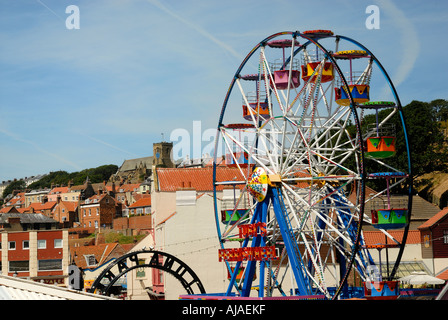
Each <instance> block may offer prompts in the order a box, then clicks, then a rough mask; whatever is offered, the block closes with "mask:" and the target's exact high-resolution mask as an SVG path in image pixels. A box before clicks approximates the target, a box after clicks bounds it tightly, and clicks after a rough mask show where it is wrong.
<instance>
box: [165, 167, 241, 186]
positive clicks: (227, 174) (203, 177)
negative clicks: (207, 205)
mask: <svg viewBox="0 0 448 320" xmlns="http://www.w3.org/2000/svg"><path fill="white" fill-rule="evenodd" d="M157 179H158V182H159V190H160V191H164V192H170V191H171V192H172V191H176V190H178V189H181V188H194V189H195V190H196V191H213V168H212V167H205V168H158V169H157ZM216 180H217V181H232V180H236V181H243V180H244V178H243V176H242V175H241V172H240V171H239V170H238V169H237V168H229V167H217V168H216ZM239 187H240V188H241V187H242V186H241V185H239ZM223 188H224V186H218V188H217V190H222V189H223Z"/></svg>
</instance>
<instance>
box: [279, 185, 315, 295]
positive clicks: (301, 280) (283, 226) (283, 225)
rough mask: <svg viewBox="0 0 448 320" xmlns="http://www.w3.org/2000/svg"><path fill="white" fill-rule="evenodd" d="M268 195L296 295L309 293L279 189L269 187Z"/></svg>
mask: <svg viewBox="0 0 448 320" xmlns="http://www.w3.org/2000/svg"><path fill="white" fill-rule="evenodd" d="M270 196H271V197H272V200H273V206H274V212H275V217H276V219H277V223H278V225H279V227H280V232H281V234H282V237H283V241H284V243H285V248H286V251H287V252H288V258H289V264H290V266H291V269H292V272H293V273H294V278H295V280H296V284H297V292H298V295H311V294H312V292H311V286H310V283H309V282H308V277H306V276H305V275H304V269H303V260H302V257H301V255H300V251H299V248H298V245H297V242H296V239H295V237H294V233H293V231H292V228H291V224H290V222H289V218H288V214H287V211H286V208H285V206H284V203H283V197H282V194H281V191H280V190H279V189H277V188H271V195H270Z"/></svg>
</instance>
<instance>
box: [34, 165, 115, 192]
mask: <svg viewBox="0 0 448 320" xmlns="http://www.w3.org/2000/svg"><path fill="white" fill-rule="evenodd" d="M117 169H118V166H116V165H114V164H109V165H103V166H99V167H97V168H91V169H84V170H82V171H79V172H72V173H68V172H66V171H54V172H50V173H49V174H48V175H46V176H45V177H43V178H42V179H40V180H39V181H36V182H34V183H32V184H30V185H29V187H28V188H29V189H41V188H49V187H51V185H52V184H53V185H67V184H68V183H69V182H71V183H72V184H73V185H81V184H84V182H85V181H86V179H87V177H88V178H89V180H90V182H91V183H98V182H103V181H107V180H109V178H110V176H111V175H112V174H114V173H116V172H117Z"/></svg>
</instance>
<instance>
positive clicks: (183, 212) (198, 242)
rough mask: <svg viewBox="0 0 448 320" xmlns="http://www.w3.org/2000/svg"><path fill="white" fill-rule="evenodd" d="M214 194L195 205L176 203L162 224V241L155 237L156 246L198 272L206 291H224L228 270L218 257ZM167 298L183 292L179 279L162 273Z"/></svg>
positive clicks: (200, 199) (198, 199)
mask: <svg viewBox="0 0 448 320" xmlns="http://www.w3.org/2000/svg"><path fill="white" fill-rule="evenodd" d="M215 225H216V224H215V215H214V209H213V197H212V196H210V195H209V194H204V195H202V196H200V197H198V198H197V200H196V204H195V205H178V206H177V207H176V214H175V215H174V216H172V217H171V218H170V219H168V220H167V221H166V223H165V224H164V237H165V239H164V240H165V242H164V243H163V244H161V243H160V242H159V239H156V244H157V247H158V246H159V245H163V247H164V251H165V252H167V253H169V254H172V255H174V256H176V257H177V258H179V259H181V260H182V261H183V262H185V263H186V264H187V265H188V266H189V267H190V268H192V269H193V271H194V272H195V273H196V274H197V276H198V277H199V279H200V280H201V282H202V284H203V285H204V287H205V290H206V292H207V293H210V292H225V290H226V289H227V284H228V281H227V270H226V268H225V264H224V263H223V262H219V260H218V249H219V241H218V236H217V231H216V227H215ZM165 292H166V299H167V300H177V299H178V298H179V295H181V294H186V292H185V290H184V288H183V287H182V286H181V285H180V283H179V281H178V280H176V279H175V278H174V277H172V276H165Z"/></svg>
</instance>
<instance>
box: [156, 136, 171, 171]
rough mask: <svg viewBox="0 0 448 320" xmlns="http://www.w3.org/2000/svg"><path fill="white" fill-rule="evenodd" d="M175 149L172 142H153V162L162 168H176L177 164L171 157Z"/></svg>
mask: <svg viewBox="0 0 448 320" xmlns="http://www.w3.org/2000/svg"><path fill="white" fill-rule="evenodd" d="M172 151H173V143H172V142H158V143H154V144H153V158H154V160H153V164H154V165H155V166H157V167H162V168H174V167H175V165H174V163H173V161H172V158H171V153H172Z"/></svg>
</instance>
